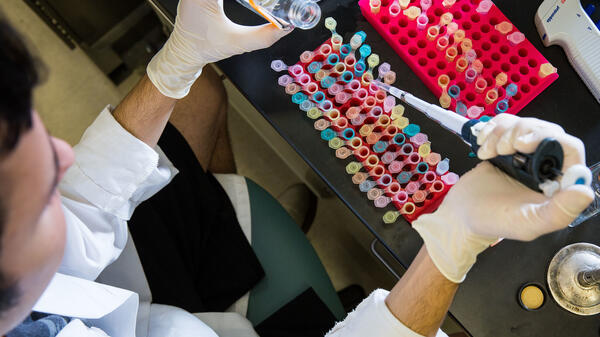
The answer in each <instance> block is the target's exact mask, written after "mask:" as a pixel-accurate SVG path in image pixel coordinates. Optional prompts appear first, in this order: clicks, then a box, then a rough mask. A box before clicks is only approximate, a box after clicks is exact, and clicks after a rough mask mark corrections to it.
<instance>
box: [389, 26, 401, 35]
mask: <svg viewBox="0 0 600 337" xmlns="http://www.w3.org/2000/svg"><path fill="white" fill-rule="evenodd" d="M399 32H400V28H398V27H396V26H393V27H391V28H390V34H392V35H396V34H398V33H399Z"/></svg>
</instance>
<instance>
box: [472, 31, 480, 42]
mask: <svg viewBox="0 0 600 337" xmlns="http://www.w3.org/2000/svg"><path fill="white" fill-rule="evenodd" d="M471 38H472V39H473V40H475V41H478V40H480V39H481V33H480V32H474V33H473V35H472V36H471Z"/></svg>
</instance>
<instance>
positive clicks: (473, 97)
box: [466, 92, 475, 102]
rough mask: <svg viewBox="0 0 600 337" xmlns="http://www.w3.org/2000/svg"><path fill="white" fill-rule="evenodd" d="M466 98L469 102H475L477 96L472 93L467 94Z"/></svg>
mask: <svg viewBox="0 0 600 337" xmlns="http://www.w3.org/2000/svg"><path fill="white" fill-rule="evenodd" d="M466 98H467V101H469V102H473V101H474V100H475V94H474V93H472V92H470V93H467V95H466Z"/></svg>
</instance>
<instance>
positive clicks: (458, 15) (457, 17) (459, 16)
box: [452, 11, 462, 20]
mask: <svg viewBox="0 0 600 337" xmlns="http://www.w3.org/2000/svg"><path fill="white" fill-rule="evenodd" d="M452 16H454V20H460V19H461V18H462V13H461V12H458V11H456V12H454V13H452Z"/></svg>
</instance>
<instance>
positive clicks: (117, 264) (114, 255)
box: [34, 107, 444, 337]
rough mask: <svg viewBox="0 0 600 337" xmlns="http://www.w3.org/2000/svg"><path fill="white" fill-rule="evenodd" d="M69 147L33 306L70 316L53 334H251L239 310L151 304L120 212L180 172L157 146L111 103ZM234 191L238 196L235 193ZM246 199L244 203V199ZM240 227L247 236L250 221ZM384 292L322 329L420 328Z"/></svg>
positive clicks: (404, 331)
mask: <svg viewBox="0 0 600 337" xmlns="http://www.w3.org/2000/svg"><path fill="white" fill-rule="evenodd" d="M74 150H75V163H74V165H73V166H72V167H71V168H70V169H69V170H68V172H67V173H66V175H65V177H64V179H63V182H62V183H61V185H60V190H61V194H62V196H63V198H62V201H63V206H64V207H63V208H64V211H65V218H66V222H67V244H66V248H65V256H64V258H63V262H62V264H61V267H60V269H59V273H60V274H57V275H56V276H55V278H54V279H53V281H52V282H51V284H50V285H49V286H48V288H47V289H46V291H45V292H44V294H43V295H42V297H41V298H40V300H39V301H38V303H37V304H36V306H35V307H34V310H36V311H40V312H45V313H51V314H59V315H64V316H69V317H73V318H76V319H74V320H73V321H71V323H69V324H68V325H67V326H66V327H65V329H63V330H62V331H61V332H60V334H59V335H58V336H59V337H97V336H107V335H108V336H111V337H134V336H137V337H175V336H177V337H181V336H194V337H196V336H197V337H213V336H221V337H238V336H239V337H242V336H244V337H249V336H250V337H251V336H257V335H256V333H255V332H254V330H253V329H252V326H251V324H250V322H249V321H247V320H246V319H245V318H244V317H243V316H242V315H239V314H237V313H200V314H195V315H193V314H190V313H188V312H186V311H184V310H182V309H179V308H175V307H172V306H166V305H158V304H151V302H152V295H151V293H150V290H149V287H148V283H147V281H146V278H145V276H144V272H143V269H142V265H141V263H140V260H139V257H138V255H137V252H136V249H135V245H134V243H133V241H132V240H131V239H130V237H129V235H128V231H127V223H126V222H127V220H128V219H129V218H130V217H131V215H132V213H133V211H134V209H135V207H136V206H137V205H139V204H140V203H141V202H142V201H144V200H146V199H148V198H149V197H151V196H152V195H154V194H155V193H156V192H158V191H159V190H160V189H161V188H163V187H164V186H166V185H167V184H168V183H169V182H170V181H171V179H172V178H173V177H174V176H175V174H177V169H176V168H175V167H174V166H173V164H172V163H171V162H170V161H169V160H168V159H167V157H166V156H165V155H164V153H162V151H161V150H160V149H159V148H158V147H156V148H155V149H152V148H150V147H149V146H147V145H146V144H145V143H143V142H141V141H140V140H138V139H137V138H135V137H134V136H133V135H131V134H130V133H129V132H127V131H126V130H125V129H123V128H122V127H121V126H120V124H119V123H118V122H117V121H116V120H115V119H114V118H113V116H112V114H111V112H110V109H109V107H107V108H106V109H104V110H103V111H102V112H101V113H100V115H99V116H98V118H97V119H96V120H95V121H94V123H93V124H92V125H91V126H90V127H89V128H88V129H87V130H86V132H85V133H84V135H83V137H82V139H81V142H80V143H79V144H78V145H77V146H75V148H74ZM229 181H234V182H235V181H237V182H238V183H237V184H232V186H236V187H235V188H237V191H234V190H233V189H232V188H227V186H224V187H225V189H226V191H227V192H228V195H229V196H230V198H232V199H234V200H232V202H233V204H234V207H235V208H236V213H238V217H239V216H240V214H245V215H246V216H247V219H249V204H248V202H247V189H246V190H245V195H244V193H243V191H244V188H245V185H243V186H242V185H240V183H241V184H244V183H243V178H241V177H238V178H237V179H236V178H235V176H232V177H230V178H229ZM240 186H242V187H241V188H240ZM240 191H241V192H240ZM236 195H240V196H241V198H240V200H241V202H237V201H240V200H237V201H236V200H235V199H236V197H235V196H236ZM244 201H245V203H246V206H244V207H241V206H240V205H243V204H244ZM236 205H237V206H236ZM246 221H247V220H243V221H240V222H241V223H242V222H246ZM242 227H244V226H243V224H242ZM245 232H246V235H247V237H248V238H249V235H248V234H249V233H248V232H247V228H245ZM386 295H387V292H386V291H384V290H376V291H375V292H373V293H372V294H371V295H370V296H369V297H368V298H367V299H365V300H364V301H363V302H362V303H361V304H360V305H359V306H358V307H357V309H356V310H355V311H354V312H353V313H351V314H350V315H349V316H348V317H347V318H346V319H345V320H344V321H343V322H340V323H338V324H337V325H336V326H335V327H334V328H333V329H332V331H331V332H330V333H329V334H328V336H330V337H341V336H344V337H355V336H368V335H369V336H383V337H386V336H411V337H412V336H419V335H418V334H416V333H414V332H413V331H411V330H410V329H408V328H407V327H405V326H404V325H403V324H402V323H400V322H399V321H398V320H397V319H395V317H394V316H393V315H392V314H391V313H390V311H389V310H388V309H387V306H386V305H385V303H384V299H385V297H386ZM84 323H85V324H84ZM90 327H91V328H90ZM438 335H439V334H438ZM439 336H444V335H439Z"/></svg>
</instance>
